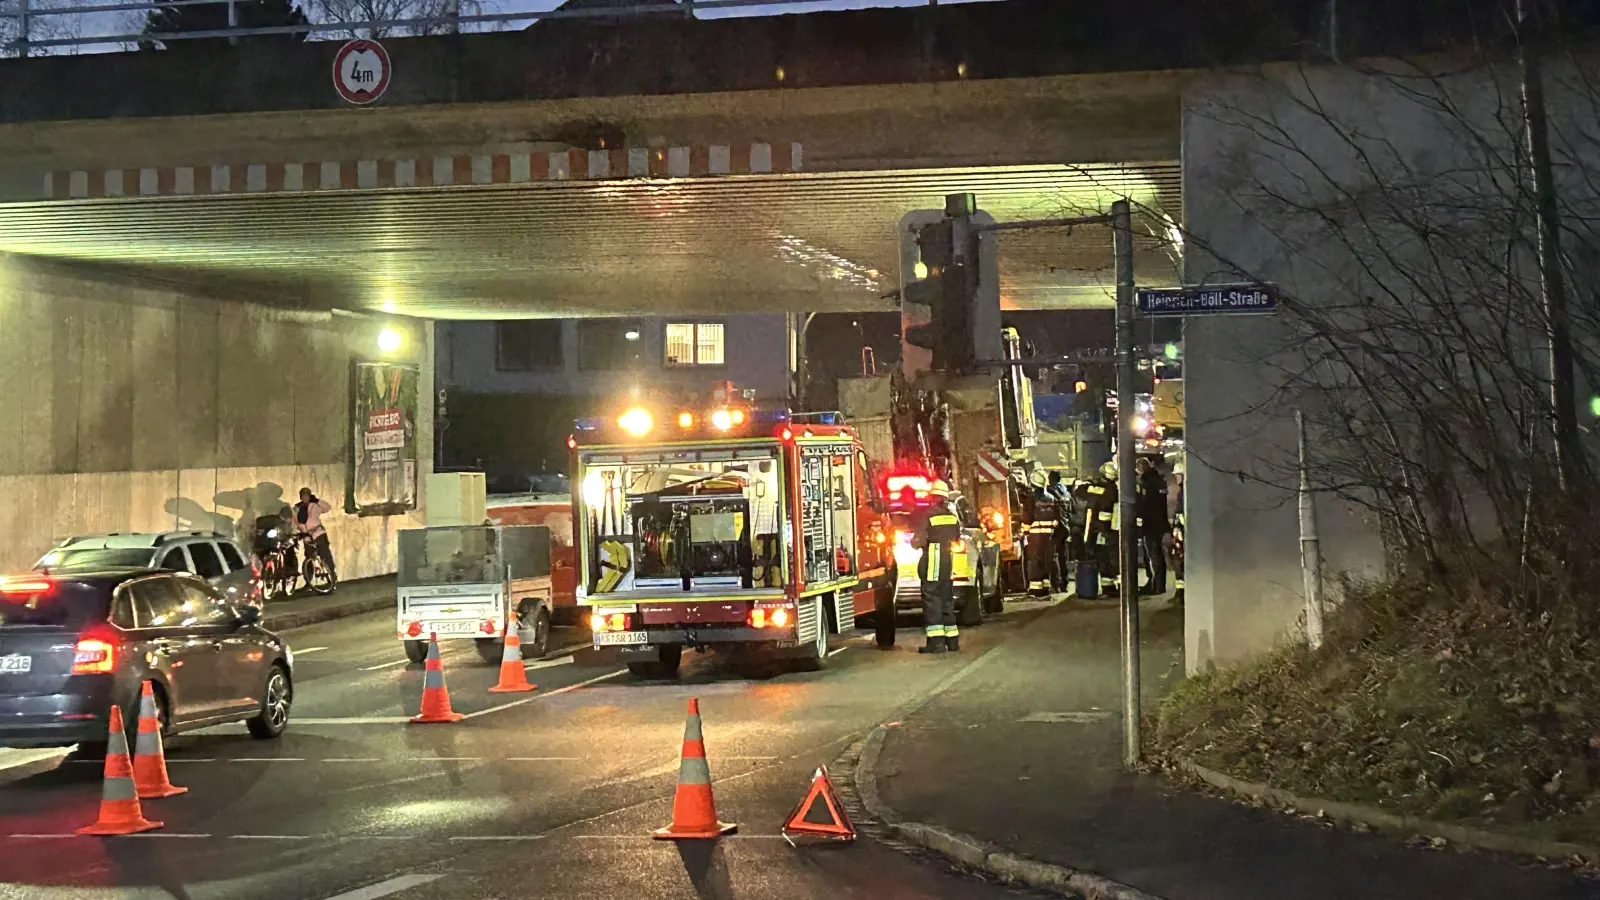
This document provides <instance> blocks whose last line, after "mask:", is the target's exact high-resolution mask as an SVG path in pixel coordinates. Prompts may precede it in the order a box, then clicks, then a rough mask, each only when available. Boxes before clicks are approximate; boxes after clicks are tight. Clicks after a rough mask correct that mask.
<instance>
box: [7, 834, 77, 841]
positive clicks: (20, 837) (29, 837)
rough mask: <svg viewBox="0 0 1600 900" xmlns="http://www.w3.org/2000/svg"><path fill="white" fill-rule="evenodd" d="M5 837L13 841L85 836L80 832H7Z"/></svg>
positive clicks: (55, 839)
mask: <svg viewBox="0 0 1600 900" xmlns="http://www.w3.org/2000/svg"><path fill="white" fill-rule="evenodd" d="M6 837H8V838H10V839H12V840H15V841H60V840H65V839H66V838H75V837H86V835H81V834H8V835H6Z"/></svg>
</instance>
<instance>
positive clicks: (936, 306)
mask: <svg viewBox="0 0 1600 900" xmlns="http://www.w3.org/2000/svg"><path fill="white" fill-rule="evenodd" d="M955 224H956V223H955V220H953V219H949V218H946V219H943V220H941V221H939V222H935V223H933V224H931V225H927V226H925V227H923V228H922V229H921V231H920V232H918V233H917V250H918V257H919V258H918V261H917V263H916V265H915V266H914V267H913V268H912V274H913V275H914V276H916V277H914V278H911V279H908V280H907V281H906V282H905V284H904V285H903V286H902V288H901V292H900V298H901V300H902V302H903V303H905V304H912V305H914V306H921V307H926V308H927V316H926V321H925V322H920V321H919V322H916V323H914V324H912V323H910V322H909V321H908V324H907V325H906V326H905V339H906V343H908V344H911V345H912V346H913V347H921V348H922V349H924V350H928V351H931V352H932V353H933V367H934V368H935V369H943V370H948V371H962V372H969V371H972V370H973V369H974V368H975V367H976V363H977V354H976V352H975V349H976V348H975V347H974V346H973V342H972V324H971V318H972V305H973V302H974V299H975V297H974V295H975V287H976V284H975V282H976V278H975V274H976V273H975V272H974V270H973V268H972V266H971V265H970V264H969V263H968V262H967V259H966V258H965V257H966V255H958V254H957V253H956V247H955V242H956V227H955ZM912 318H915V319H921V318H923V317H922V316H920V315H916V316H908V320H909V319H912Z"/></svg>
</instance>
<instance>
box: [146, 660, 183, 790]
mask: <svg viewBox="0 0 1600 900" xmlns="http://www.w3.org/2000/svg"><path fill="white" fill-rule="evenodd" d="M133 785H134V788H135V789H137V790H138V792H139V799H140V800H150V799H153V798H155V797H173V796H176V795H178V794H182V793H186V792H188V790H189V789H188V788H183V787H178V786H176V785H174V784H173V783H172V782H171V781H170V780H169V779H168V778H167V755H166V752H165V751H164V750H162V748H161V720H160V719H158V718H157V717H156V694H155V690H154V689H153V688H152V687H151V686H150V682H149V681H146V682H144V687H143V689H142V690H141V692H140V695H139V733H138V734H137V735H136V736H135V737H134V739H133Z"/></svg>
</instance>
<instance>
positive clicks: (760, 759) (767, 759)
mask: <svg viewBox="0 0 1600 900" xmlns="http://www.w3.org/2000/svg"><path fill="white" fill-rule="evenodd" d="M777 758H778V757H776V756H723V755H722V754H720V753H719V754H717V759H726V760H743V761H745V762H771V761H772V760H775V759H777Z"/></svg>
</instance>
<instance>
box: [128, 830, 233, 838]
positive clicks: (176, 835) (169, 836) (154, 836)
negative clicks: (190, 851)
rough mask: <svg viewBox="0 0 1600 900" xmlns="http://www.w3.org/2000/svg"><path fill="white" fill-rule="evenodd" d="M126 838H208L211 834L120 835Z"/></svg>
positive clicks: (160, 832) (143, 833)
mask: <svg viewBox="0 0 1600 900" xmlns="http://www.w3.org/2000/svg"><path fill="white" fill-rule="evenodd" d="M117 837H125V838H208V837H211V835H209V834H185V833H183V832H181V831H145V832H140V833H139V834H119V835H117Z"/></svg>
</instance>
